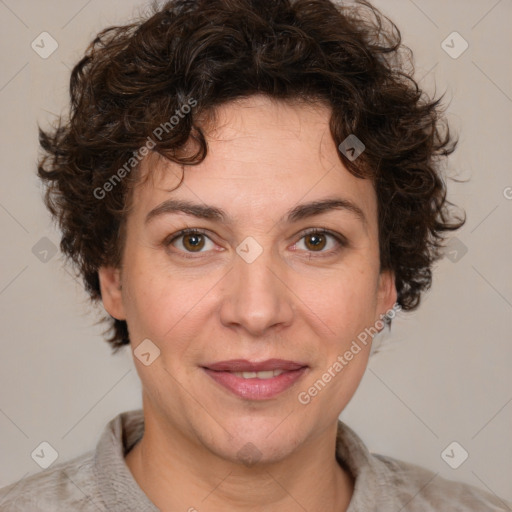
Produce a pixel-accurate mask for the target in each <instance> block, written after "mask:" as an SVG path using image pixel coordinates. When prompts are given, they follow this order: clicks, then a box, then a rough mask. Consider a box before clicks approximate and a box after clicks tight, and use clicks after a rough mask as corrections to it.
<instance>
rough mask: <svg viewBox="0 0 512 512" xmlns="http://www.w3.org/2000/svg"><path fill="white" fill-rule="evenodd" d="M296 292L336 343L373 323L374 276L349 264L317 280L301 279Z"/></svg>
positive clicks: (374, 307) (374, 303)
mask: <svg viewBox="0 0 512 512" xmlns="http://www.w3.org/2000/svg"><path fill="white" fill-rule="evenodd" d="M296 289H297V290H298V293H297V295H298V296H299V297H300V298H301V299H302V301H303V302H304V304H305V305H306V306H307V307H308V308H309V309H310V310H311V312H312V313H313V314H314V316H316V317H317V319H318V322H320V323H323V324H324V330H325V331H326V333H327V334H328V335H329V337H333V338H334V339H335V340H337V341H336V343H340V341H342V340H345V341H346V339H347V337H350V336H355V335H357V334H358V333H359V332H360V331H361V330H362V329H364V328H365V327H368V326H369V325H372V324H373V322H374V320H375V318H374V315H375V309H376V303H377V302H376V278H375V276H374V275H373V274H370V273H369V272H365V271H364V270H362V269H358V268H357V266H348V265H347V267H346V269H341V270H340V271H339V272H336V273H332V275H330V276H326V277H325V278H323V279H320V280H316V281H309V280H308V281H303V282H302V284H300V285H299V286H298V288H296Z"/></svg>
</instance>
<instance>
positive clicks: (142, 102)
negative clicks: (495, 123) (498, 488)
mask: <svg viewBox="0 0 512 512" xmlns="http://www.w3.org/2000/svg"><path fill="white" fill-rule="evenodd" d="M401 49H402V47H401V45H400V34H399V32H398V29H396V27H395V26H394V25H393V24H392V23H391V22H389V20H387V19H386V18H384V17H383V16H382V15H381V14H380V13H379V12H378V11H377V10H376V9H375V8H373V7H372V6H371V5H370V4H368V3H366V2H360V3H359V5H357V6H350V7H341V6H337V5H335V4H333V3H331V2H330V1H328V0H310V1H305V0H299V1H296V2H291V1H285V0H275V1H266V2H256V1H250V0H208V1H204V0H196V1H185V0H177V1H171V2H167V3H166V4H165V5H163V6H161V7H156V8H155V12H154V13H153V14H152V15H151V16H150V17H149V18H147V19H146V20H141V21H140V22H136V23H133V24H131V25H127V26H124V27H112V28H110V29H106V30H105V31H103V32H102V33H101V34H99V35H98V37H97V38H96V39H95V40H94V41H93V42H92V43H91V45H90V47H89V48H88V50H87V52H86V55H85V56H84V58H83V59H82V60H81V61H80V62H79V63H78V64H77V65H76V66H75V68H74V69H73V72H72V76H71V96H72V97H71V115H70V118H69V119H66V120H62V124H61V125H60V127H59V128H57V129H55V130H54V131H49V132H43V131H41V133H40V140H41V145H42V147H43V149H44V150H45V156H44V158H43V159H42V160H41V161H40V164H39V176H40V178H41V179H42V180H43V181H44V182H45V183H46V184H47V187H48V188H47V195H46V204H47V206H48V208H49V209H50V211H51V213H52V214H53V215H54V216H55V218H56V219H57V220H58V222H59V224H60V227H61V229H62V242H61V249H62V251H63V252H64V253H65V254H66V255H67V256H68V257H69V258H70V259H71V261H73V262H74V263H75V264H76V265H77V268H78V269H79V270H80V272H81V274H82V276H83V279H84V283H85V287H86V289H87V291H88V292H89V294H90V296H91V299H92V300H94V301H99V300H101V301H102V303H103V305H104V307H105V309H106V311H107V312H108V314H109V316H108V319H107V320H108V321H109V322H110V327H111V335H110V337H109V338H108V342H109V343H110V344H111V345H112V347H113V350H114V352H115V351H117V350H119V349H120V348H121V347H122V346H124V345H130V346H131V348H132V350H133V355H134V361H135V364H136V367H137V371H138V374H139V376H140V379H141V382H142V388H143V410H141V411H128V412H125V413H123V414H120V415H119V416H117V417H116V418H114V419H113V420H112V421H111V422H110V423H109V424H108V425H107V427H106V429H105V432H104V434H103V436H102V438H101V439H100V441H99V443H98V446H97V449H96V450H95V451H94V452H90V453H88V454H84V455H83V456H81V457H78V458H76V459H74V460H72V461H69V462H66V463H64V464H60V465H58V466H55V467H53V468H49V469H48V470H46V471H43V472H42V473H40V474H38V475H35V476H32V477H30V478H28V479H26V480H24V481H22V482H19V483H18V484H13V486H9V487H7V488H5V489H3V490H2V491H1V492H0V504H2V505H1V506H2V510H8V511H16V510H40V511H50V510H52V511H53V510H84V511H85V510H87V511H89V510H91V511H92V510H108V511H123V512H126V511H131V510H133V511H135V510H137V511H141V510H145V511H148V512H149V511H156V510H162V511H175V510H184V511H185V510H188V511H189V512H192V511H196V510H197V511H206V510H208V511H217V510H222V511H226V510H236V511H243V510H265V511H278V510H279V511H296V510H297V511H298V510H307V511H310V512H313V511H320V510H337V511H348V512H355V511H373V510H375V511H397V510H402V509H406V510H411V511H427V510H443V511H447V510H475V511H476V510H478V511H481V510H506V508H505V507H506V506H507V505H506V504H505V503H504V502H503V501H502V500H499V499H498V498H497V497H495V496H493V495H491V494H490V493H487V492H484V491H481V490H478V489H477V488H475V487H472V486H470V485H467V484H462V483H457V482H452V481H449V480H445V479H442V478H440V477H436V476H435V475H434V474H433V473H432V472H430V471H428V470H426V469H422V468H420V467H417V466H414V465H412V464H409V463H406V462H402V461H399V460H395V459H393V458H391V457H387V456H382V455H374V454H371V453H370V452H369V451H368V450H367V448H366V447H365V446H364V444H363V442H362V441H361V439H360V438H359V437H358V436H357V435H356V433H355V432H353V431H352V430H351V429H350V428H349V427H348V426H347V425H345V424H344V423H342V422H341V421H339V419H338V417H339V415H340V413H341V411H342V410H343V409H344V408H345V406H346V405H347V404H348V402H349V401H350V399H351V398H352V396H353V395H354V393H355V391H356V389H357V387H358V385H359V383H360V381H361V378H362V376H363V374H364V371H365V369H366V366H367V363H368V358H369V355H370V350H371V341H372V338H373V336H374V335H375V334H376V333H377V332H379V331H381V330H382V329H383V328H385V326H386V324H387V325H390V324H391V321H392V318H393V317H394V316H395V314H396V312H397V311H398V310H400V309H404V310H413V309H415V308H417V306H418V304H419V301H420V297H421V293H422V292H423V291H424V290H425V289H427V288H428V286H429V285H430V282H431V269H432V265H433V263H434V262H435V261H436V259H438V258H439V249H440V247H441V242H442V238H443V234H444V233H445V232H446V231H450V230H455V229H458V228H459V227H460V226H462V224H463V223H464V220H461V219H459V218H457V219H451V218H450V213H449V211H448V205H449V203H448V201H447V200H446V197H445V195H446V188H445V184H444V182H443V180H442V178H441V175H440V171H439V167H438V166H439V161H440V157H442V156H446V155H448V154H450V153H451V152H452V151H453V149H454V147H455V143H454V141H453V139H452V137H451V135H450V133H449V131H448V130H445V129H443V126H444V125H442V121H443V119H442V116H441V112H440V107H439V100H436V101H434V100H428V99H426V98H425V97H424V96H423V95H422V93H421V91H419V90H418V89H417V88H416V83H415V82H414V80H413V79H412V78H411V77H410V76H409V75H408V74H407V72H406V71H405V68H404V67H403V65H402V61H401Z"/></svg>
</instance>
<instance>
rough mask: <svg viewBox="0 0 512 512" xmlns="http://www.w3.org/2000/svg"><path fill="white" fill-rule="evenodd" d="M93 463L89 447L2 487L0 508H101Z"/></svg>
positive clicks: (12, 511) (15, 511)
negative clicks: (86, 450)
mask: <svg viewBox="0 0 512 512" xmlns="http://www.w3.org/2000/svg"><path fill="white" fill-rule="evenodd" d="M93 464H94V452H93V451H89V452H87V453H85V454H83V455H80V456H78V457H75V458H74V459H71V460H69V461H67V462H62V463H60V464H57V465H55V466H54V467H52V468H48V469H45V470H43V471H41V472H39V473H36V474H33V475H30V476H28V477H26V478H23V479H21V480H18V481H17V482H14V483H13V484H10V485H8V486H6V487H3V488H1V489H0V511H1V512H22V511H23V512H27V511H29V510H30V512H57V511H63V512H64V511H66V512H67V511H69V510H73V511H81V512H89V511H91V512H92V511H94V512H98V511H103V510H104V509H103V508H102V506H101V504H100V503H99V502H98V501H97V486H96V481H95V477H94V472H93ZM56 504H58V508H56Z"/></svg>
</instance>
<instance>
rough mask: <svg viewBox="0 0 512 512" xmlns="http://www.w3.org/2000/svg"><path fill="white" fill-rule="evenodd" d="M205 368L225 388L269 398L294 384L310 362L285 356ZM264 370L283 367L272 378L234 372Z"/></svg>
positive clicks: (241, 394) (243, 395)
mask: <svg viewBox="0 0 512 512" xmlns="http://www.w3.org/2000/svg"><path fill="white" fill-rule="evenodd" d="M203 370H204V371H205V373H206V374H207V375H208V376H209V377H211V378H212V379H213V380H214V381H216V382H217V383H218V384H220V385H221V386H222V387H223V388H225V389H227V390H229V391H230V392H231V393H233V394H235V395H236V396H238V397H240V398H243V399H245V400H268V399H271V398H274V397H276V396H277V395H279V394H280V393H282V392H284V391H285V390H287V389H289V388H290V387H292V386H293V385H294V384H295V383H296V382H297V381H298V380H300V379H301V378H302V377H303V375H304V374H305V373H306V372H307V370H308V366H307V365H305V364H303V363H298V362H295V361H285V360H283V359H267V360H266V361H261V362H258V363H256V362H250V361H247V360H245V359H232V360H230V361H220V362H218V363H214V364H209V365H208V366H203ZM265 370H283V373H281V374H280V375H277V376H275V377H272V378H270V379H259V378H252V379H244V378H243V377H239V376H237V375H234V374H233V373H232V372H258V371H265Z"/></svg>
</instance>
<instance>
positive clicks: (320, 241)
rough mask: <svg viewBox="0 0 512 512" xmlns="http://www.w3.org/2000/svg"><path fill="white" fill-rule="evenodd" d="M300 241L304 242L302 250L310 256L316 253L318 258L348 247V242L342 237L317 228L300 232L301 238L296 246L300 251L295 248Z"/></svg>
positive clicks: (298, 244)
mask: <svg viewBox="0 0 512 512" xmlns="http://www.w3.org/2000/svg"><path fill="white" fill-rule="evenodd" d="M302 241H304V242H303V243H304V247H305V249H304V250H305V251H306V252H308V253H310V255H311V253H318V256H329V255H333V254H335V253H337V252H338V251H340V250H341V249H343V248H344V247H348V241H347V239H346V238H345V237H344V236H343V235H341V234H338V233H333V232H331V231H328V230H326V229H319V228H314V229H310V230H308V231H305V232H302V238H301V239H300V241H299V242H298V243H297V244H296V248H299V249H302V248H301V247H297V246H300V243H302Z"/></svg>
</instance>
